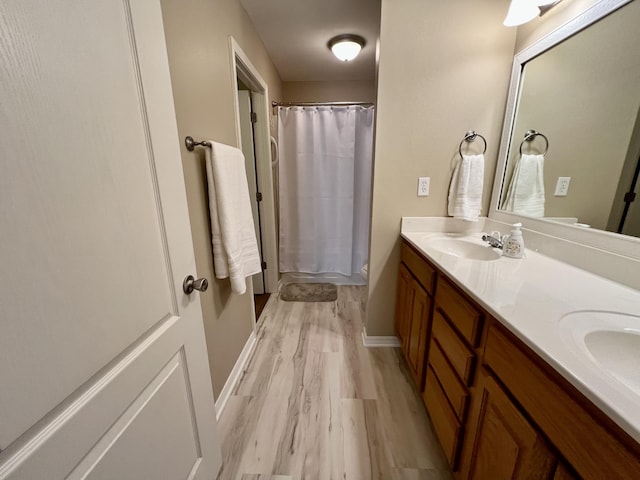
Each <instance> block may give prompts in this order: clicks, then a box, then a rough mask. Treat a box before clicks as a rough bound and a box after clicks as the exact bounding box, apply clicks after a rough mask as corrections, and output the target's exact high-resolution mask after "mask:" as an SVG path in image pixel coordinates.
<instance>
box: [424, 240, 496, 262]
mask: <svg viewBox="0 0 640 480" xmlns="http://www.w3.org/2000/svg"><path fill="white" fill-rule="evenodd" d="M423 245H424V247H425V248H430V249H433V250H436V251H438V252H440V253H444V254H446V255H450V256H452V257H457V258H466V259H467V260H482V261H491V260H497V259H499V258H500V256H501V253H500V251H499V250H495V249H493V248H491V247H489V246H488V245H481V244H478V243H473V241H470V240H466V239H464V238H459V237H458V238H456V237H426V238H424V239H423Z"/></svg>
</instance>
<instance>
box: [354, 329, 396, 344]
mask: <svg viewBox="0 0 640 480" xmlns="http://www.w3.org/2000/svg"><path fill="white" fill-rule="evenodd" d="M362 343H363V344H364V346H365V347H367V348H374V347H387V348H390V347H400V346H401V345H400V340H398V337H394V336H391V337H381V336H370V335H367V329H366V328H365V327H362Z"/></svg>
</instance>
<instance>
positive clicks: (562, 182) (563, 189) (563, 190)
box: [554, 177, 571, 197]
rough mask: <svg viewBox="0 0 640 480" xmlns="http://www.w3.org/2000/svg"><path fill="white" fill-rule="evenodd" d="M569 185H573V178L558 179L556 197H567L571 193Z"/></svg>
mask: <svg viewBox="0 0 640 480" xmlns="http://www.w3.org/2000/svg"><path fill="white" fill-rule="evenodd" d="M569 183H571V177H558V183H556V191H555V193H554V195H555V196H556V197H566V196H567V195H568V193H569Z"/></svg>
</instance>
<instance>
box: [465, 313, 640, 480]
mask: <svg viewBox="0 0 640 480" xmlns="http://www.w3.org/2000/svg"><path fill="white" fill-rule="evenodd" d="M483 368H486V370H487V371H488V372H490V376H487V378H491V379H494V380H491V381H492V382H493V383H494V384H495V383H496V382H500V383H501V384H502V385H503V388H504V391H505V392H508V395H509V398H507V400H506V401H509V402H510V403H511V404H512V406H513V408H514V409H517V410H518V411H520V412H522V415H523V416H526V418H528V419H529V422H530V424H531V425H533V426H535V427H534V428H535V430H536V431H538V432H541V433H540V436H544V438H545V439H546V441H547V444H548V445H549V448H550V449H553V451H554V452H556V463H557V468H556V470H555V471H554V473H553V475H551V476H541V477H540V478H550V479H551V478H554V479H558V478H559V479H563V478H584V479H585V480H589V479H593V480H597V479H604V478H606V479H614V478H615V479H629V480H631V479H638V478H640V445H638V443H637V442H635V441H634V440H633V439H632V438H631V437H629V436H628V435H627V434H626V433H625V432H624V431H623V430H622V429H621V428H620V427H618V426H617V425H615V423H614V422H613V421H612V420H611V419H610V418H608V417H607V416H606V415H605V414H604V413H602V412H601V411H600V410H599V409H598V408H596V407H595V406H594V405H593V404H592V403H591V402H590V401H589V400H588V399H587V398H585V397H584V396H583V395H582V394H581V393H580V392H578V391H577V390H576V389H575V387H573V386H572V385H571V384H569V383H568V382H567V381H566V380H565V379H564V378H562V377H561V376H560V375H559V374H558V373H557V372H556V371H555V370H553V369H552V368H551V367H550V366H549V365H548V364H546V363H545V362H544V361H543V360H542V359H541V358H540V357H539V356H538V355H536V354H535V353H534V352H533V351H532V350H531V349H530V348H529V347H528V346H526V345H525V344H523V343H522V342H521V341H520V340H518V339H517V338H516V337H515V336H513V335H512V334H511V333H510V332H508V331H507V330H506V328H505V327H503V326H501V325H500V323H499V322H498V321H496V320H493V321H492V322H491V325H490V327H489V328H488V334H487V336H486V341H485V348H484V354H483ZM505 395H506V394H505ZM474 417H475V415H474ZM483 424H484V422H483V412H482V407H480V408H479V409H478V411H477V419H476V418H474V420H473V421H472V422H471V425H472V429H473V432H472V435H473V437H474V440H473V447H472V448H470V449H469V454H468V457H467V459H466V460H467V462H468V463H469V464H471V465H473V462H474V459H475V458H477V457H478V449H479V446H480V445H482V444H483V443H485V442H491V441H493V440H492V439H491V437H492V436H493V434H491V432H490V431H484V430H483ZM566 465H570V468H567V466H566ZM573 470H575V471H576V472H577V474H578V477H575V476H574V477H572V473H571V471H573ZM534 471H535V470H534ZM463 478H467V477H463ZM468 478H469V479H482V478H485V477H483V476H476V475H474V471H473V468H471V469H470V475H469V477H468ZM493 478H496V480H498V479H500V478H513V477H493Z"/></svg>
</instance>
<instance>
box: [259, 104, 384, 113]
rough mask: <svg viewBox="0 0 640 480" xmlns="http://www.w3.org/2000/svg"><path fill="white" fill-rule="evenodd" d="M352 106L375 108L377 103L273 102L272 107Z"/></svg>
mask: <svg viewBox="0 0 640 480" xmlns="http://www.w3.org/2000/svg"><path fill="white" fill-rule="evenodd" d="M351 105H354V106H355V105H357V106H361V107H373V106H375V103H372V102H271V107H272V108H273V110H274V115H275V109H276V108H277V107H336V106H341V107H347V106H351Z"/></svg>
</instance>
